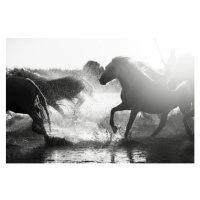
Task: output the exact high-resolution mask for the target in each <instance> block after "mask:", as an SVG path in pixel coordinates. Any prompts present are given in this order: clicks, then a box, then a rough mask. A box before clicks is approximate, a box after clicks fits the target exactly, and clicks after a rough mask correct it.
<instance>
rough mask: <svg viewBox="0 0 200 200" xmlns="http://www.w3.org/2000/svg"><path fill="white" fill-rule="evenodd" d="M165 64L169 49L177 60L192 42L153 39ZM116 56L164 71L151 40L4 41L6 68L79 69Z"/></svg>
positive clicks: (191, 45)
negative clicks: (132, 59) (143, 62)
mask: <svg viewBox="0 0 200 200" xmlns="http://www.w3.org/2000/svg"><path fill="white" fill-rule="evenodd" d="M156 41H157V44H158V46H159V49H160V51H161V54H162V56H163V58H164V60H165V61H167V59H168V56H169V51H170V48H175V50H176V54H177V56H180V55H183V54H184V53H188V52H189V53H191V54H193V53H194V52H193V47H194V44H193V41H190V40H181V39H166V38H156ZM116 56H129V57H133V58H134V59H135V60H141V61H145V62H147V63H148V64H150V65H151V66H152V67H154V68H161V67H163V65H162V63H161V58H160V55H159V52H158V49H157V47H156V44H155V41H154V38H145V39H141V38H139V39H131V38H129V39H128V38H118V39H117V38H116V39H96V38H94V39H84V38H83V39H73V38H72V39H70V38H69V39H62V38H58V39H42V38H41V39H14V38H11V39H7V42H6V65H7V67H16V66H17V67H30V68H52V67H55V68H62V69H82V67H83V65H84V64H85V63H86V62H87V61H88V60H94V61H97V62H99V63H100V64H101V65H102V66H105V65H107V64H108V63H109V62H110V61H111V59H112V58H114V57H116Z"/></svg>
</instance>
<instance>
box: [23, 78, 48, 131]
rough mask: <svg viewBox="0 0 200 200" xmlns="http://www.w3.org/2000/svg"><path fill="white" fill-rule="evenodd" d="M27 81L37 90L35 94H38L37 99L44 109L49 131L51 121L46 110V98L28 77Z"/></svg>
mask: <svg viewBox="0 0 200 200" xmlns="http://www.w3.org/2000/svg"><path fill="white" fill-rule="evenodd" d="M26 80H27V81H29V82H30V83H31V84H32V85H33V87H34V88H35V89H36V91H37V94H38V96H39V100H40V102H41V104H42V106H43V108H44V110H45V111H46V115H47V121H48V124H49V130H50V131H51V121H50V117H49V112H48V109H47V102H46V98H45V97H44V95H43V94H42V92H41V90H40V89H39V87H38V86H37V85H36V84H35V83H34V82H33V81H32V80H31V79H29V78H26Z"/></svg>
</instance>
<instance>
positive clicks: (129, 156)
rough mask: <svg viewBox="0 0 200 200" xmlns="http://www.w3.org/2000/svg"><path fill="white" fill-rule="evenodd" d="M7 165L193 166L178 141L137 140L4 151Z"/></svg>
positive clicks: (190, 152) (188, 149) (187, 146)
mask: <svg viewBox="0 0 200 200" xmlns="http://www.w3.org/2000/svg"><path fill="white" fill-rule="evenodd" d="M6 154H7V159H6V161H7V163H9V162H14V163H166V162H167V163H194V146H193V144H192V143H189V142H188V143H185V141H181V140H169V139H168V140H166V139H165V138H163V139H161V138H160V139H157V140H154V141H152V140H147V139H145V140H144V139H143V140H142V139H140V141H138V142H137V143H133V144H131V145H130V144H128V145H127V144H126V143H124V144H120V143H114V144H110V145H106V146H102V145H101V146H98V145H97V146H96V145H91V144H84V145H83V144H76V145H71V146H62V147H46V146H45V145H43V146H39V147H38V148H32V149H31V148H29V149H24V150H23V149H21V148H18V147H9V148H7V152H6Z"/></svg>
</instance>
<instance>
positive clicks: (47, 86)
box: [10, 68, 93, 117]
mask: <svg viewBox="0 0 200 200" xmlns="http://www.w3.org/2000/svg"><path fill="white" fill-rule="evenodd" d="M10 73H11V74H12V75H13V76H20V77H25V78H30V79H31V80H33V81H34V82H35V83H36V84H37V85H38V87H39V88H40V90H41V91H42V93H43V94H44V96H45V97H46V100H47V104H48V105H50V106H52V107H53V108H54V109H56V110H57V111H58V112H59V113H60V114H61V115H62V116H63V117H64V116H65V114H64V111H63V109H62V108H61V107H60V105H59V104H58V103H57V101H59V100H63V99H67V100H69V101H71V102H73V100H74V99H78V102H77V103H76V104H75V103H74V102H73V103H74V104H75V110H77V109H79V108H80V107H81V105H82V104H83V103H84V101H85V99H84V97H83V96H82V95H81V94H80V92H81V91H83V92H85V93H87V94H88V95H90V96H92V95H93V87H92V86H91V85H90V84H89V83H88V82H87V81H86V80H80V79H76V78H74V77H72V76H67V77H63V78H58V79H48V78H47V77H44V76H41V75H40V74H37V73H33V72H30V71H29V70H26V69H23V68H22V69H14V70H13V71H10Z"/></svg>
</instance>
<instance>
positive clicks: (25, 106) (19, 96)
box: [6, 77, 50, 141]
mask: <svg viewBox="0 0 200 200" xmlns="http://www.w3.org/2000/svg"><path fill="white" fill-rule="evenodd" d="M41 105H42V107H43V108H44V110H45V111H46V115H47V118H48V123H49V128H50V118H49V113H48V110H47V103H46V99H45V97H44V95H43V94H42V92H41V91H40V89H39V88H38V87H37V85H36V84H35V83H34V82H33V81H31V80H30V79H25V78H22V77H8V78H6V112H7V111H9V110H10V111H13V112H16V113H23V114H28V115H29V116H30V117H31V118H32V120H33V124H32V130H33V131H34V132H36V133H38V134H42V135H44V138H45V140H46V141H47V140H48V139H49V137H48V135H47V133H46V130H45V128H44V125H43V119H42V118H41V117H40V113H41V112H43V111H42V110H41V109H43V108H41Z"/></svg>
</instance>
